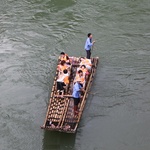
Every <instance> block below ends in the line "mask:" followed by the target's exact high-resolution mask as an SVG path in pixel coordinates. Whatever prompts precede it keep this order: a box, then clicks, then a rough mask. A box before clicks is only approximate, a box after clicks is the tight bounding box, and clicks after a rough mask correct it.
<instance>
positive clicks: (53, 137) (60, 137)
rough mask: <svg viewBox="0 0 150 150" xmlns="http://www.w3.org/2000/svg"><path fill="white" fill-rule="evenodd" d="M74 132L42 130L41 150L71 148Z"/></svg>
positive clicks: (73, 142) (66, 149) (70, 149)
mask: <svg viewBox="0 0 150 150" xmlns="http://www.w3.org/2000/svg"><path fill="white" fill-rule="evenodd" d="M75 137H76V134H67V133H61V132H55V131H47V130H45V131H44V138H43V150H73V149H74V144H75Z"/></svg>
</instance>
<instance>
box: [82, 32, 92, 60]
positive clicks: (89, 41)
mask: <svg viewBox="0 0 150 150" xmlns="http://www.w3.org/2000/svg"><path fill="white" fill-rule="evenodd" d="M87 36H88V38H87V39H86V42H85V46H84V49H85V50H86V54H87V56H86V57H87V59H90V57H91V48H92V46H93V44H94V43H95V41H93V42H92V34H91V33H88V35H87Z"/></svg>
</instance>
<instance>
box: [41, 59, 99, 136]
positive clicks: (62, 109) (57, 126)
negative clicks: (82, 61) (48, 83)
mask: <svg viewBox="0 0 150 150" xmlns="http://www.w3.org/2000/svg"><path fill="white" fill-rule="evenodd" d="M73 58H75V60H77V59H76V58H77V57H73ZM98 60H99V58H98V57H94V58H91V62H92V67H91V72H90V75H89V76H88V79H87V81H86V85H85V92H84V94H83V96H82V98H81V101H80V104H79V106H78V107H79V113H78V114H74V101H73V98H72V97H71V95H72V87H73V81H74V78H75V76H76V71H77V67H78V66H79V62H75V61H73V64H72V65H71V71H70V83H69V85H68V88H67V91H66V93H64V96H63V97H62V96H57V77H58V71H56V75H55V78H54V83H53V87H52V90H51V95H50V100H49V105H48V109H47V113H46V117H45V121H44V124H43V126H42V127H41V128H42V129H47V130H53V131H60V132H66V133H75V132H76V130H77V127H78V124H79V121H80V119H81V116H82V113H83V110H84V106H85V103H86V100H87V97H88V93H89V90H90V87H91V84H92V81H93V79H94V75H95V72H96V68H97V65H98Z"/></svg>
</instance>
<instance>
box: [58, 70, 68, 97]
mask: <svg viewBox="0 0 150 150" xmlns="http://www.w3.org/2000/svg"><path fill="white" fill-rule="evenodd" d="M68 84H69V74H68V70H67V69H65V70H63V72H62V73H60V74H59V76H58V79H57V93H58V94H61V95H62V96H63V94H64V90H65V86H67V85H68Z"/></svg>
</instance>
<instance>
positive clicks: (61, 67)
mask: <svg viewBox="0 0 150 150" xmlns="http://www.w3.org/2000/svg"><path fill="white" fill-rule="evenodd" d="M65 69H67V70H68V71H69V70H70V66H68V65H67V64H66V62H65V60H62V61H61V62H60V64H59V65H58V66H57V70H58V71H59V73H62V72H63V71H64V70H65Z"/></svg>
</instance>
